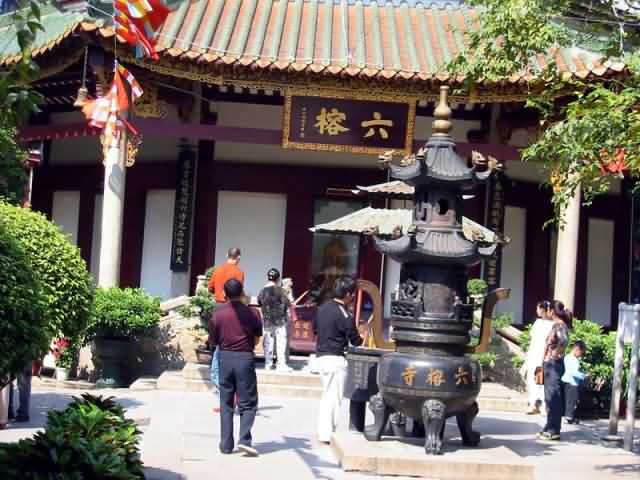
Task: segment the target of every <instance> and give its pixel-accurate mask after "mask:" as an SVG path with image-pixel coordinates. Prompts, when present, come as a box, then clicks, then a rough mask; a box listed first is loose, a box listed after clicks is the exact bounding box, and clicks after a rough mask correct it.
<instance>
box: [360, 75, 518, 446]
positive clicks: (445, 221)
mask: <svg viewBox="0 0 640 480" xmlns="http://www.w3.org/2000/svg"><path fill="white" fill-rule="evenodd" d="M447 93H448V87H441V95H440V103H439V105H438V106H437V108H436V110H435V117H436V120H435V121H434V123H433V134H432V136H431V138H430V139H429V141H428V142H427V144H426V145H425V146H424V147H423V148H422V149H421V150H420V151H419V152H418V153H417V154H415V155H411V156H409V157H406V158H405V159H403V160H402V161H400V162H399V163H396V162H393V161H392V158H391V155H389V156H387V157H384V158H383V161H384V162H385V163H386V165H387V167H388V168H390V170H391V176H392V177H393V178H394V179H396V180H402V181H403V182H405V183H406V184H408V185H410V186H412V187H414V191H415V193H414V205H415V207H414V210H413V218H412V222H411V225H410V226H409V227H408V228H407V229H406V231H405V232H402V231H400V232H396V234H395V235H394V238H381V237H380V236H378V235H376V232H375V231H374V232H370V233H372V234H373V236H374V241H375V246H376V249H377V250H378V251H379V252H381V253H383V254H385V255H389V256H390V257H392V258H393V259H394V260H396V261H398V262H400V263H401V264H402V268H401V274H400V285H399V289H398V292H397V294H396V295H395V298H394V299H393V300H392V302H391V325H392V333H391V338H392V339H393V341H394V342H395V351H388V350H387V351H386V352H385V351H384V350H376V351H372V352H369V353H370V354H371V355H373V356H374V357H377V358H378V361H377V385H376V387H377V388H374V389H373V390H377V393H375V394H374V395H373V396H371V397H370V398H369V407H370V408H371V410H372V412H373V414H374V423H373V424H372V425H368V426H366V427H365V428H364V434H365V437H366V438H367V439H368V440H370V441H379V440H380V439H381V436H382V435H383V432H384V431H385V427H386V426H387V423H388V420H389V417H390V415H391V414H395V415H396V416H400V417H404V418H405V419H406V418H410V419H412V421H413V423H414V425H415V426H416V428H415V429H414V431H417V432H419V433H418V434H422V429H424V437H425V450H426V452H427V453H428V454H439V453H441V449H442V438H443V433H444V426H445V420H446V418H448V417H452V416H455V417H456V419H457V423H458V427H459V428H460V433H461V436H462V441H463V443H464V445H477V444H478V442H479V440H480V434H479V433H478V432H476V431H474V430H473V428H472V423H473V420H474V418H475V417H476V415H477V414H478V404H477V402H476V397H477V396H478V393H479V392H480V386H481V382H482V372H481V370H480V365H479V364H478V362H476V361H475V360H473V359H472V358H471V357H469V356H467V355H466V353H468V352H469V349H468V347H467V345H468V344H469V339H470V336H469V332H470V330H471V328H472V324H473V309H474V307H473V305H472V304H471V303H465V302H466V300H467V289H466V282H467V270H468V268H469V267H470V266H472V265H474V264H476V263H478V262H479V261H480V260H481V259H482V258H483V257H486V256H489V255H491V254H492V253H493V252H494V250H495V249H496V247H497V245H498V243H499V240H498V237H497V236H495V237H494V238H492V239H491V241H486V240H487V239H486V238H484V237H483V235H482V228H483V227H480V226H477V225H476V227H477V228H476V231H472V233H471V235H470V234H469V231H468V229H467V231H464V232H463V226H462V213H461V212H462V201H463V200H462V194H463V192H470V191H471V190H473V189H474V188H475V187H476V186H477V184H478V183H480V182H484V181H485V180H487V179H488V178H489V177H490V175H491V174H492V172H493V171H494V170H496V169H499V168H500V165H499V164H498V163H497V162H496V161H495V160H494V159H490V160H489V162H486V161H485V160H484V157H482V156H481V155H478V154H476V155H474V156H473V157H472V160H473V161H472V165H471V166H469V165H468V164H467V162H466V161H465V160H463V159H462V158H460V156H458V154H457V153H456V148H455V143H454V142H453V139H452V138H451V136H450V134H449V132H450V129H451V121H450V115H451V110H450V109H449V107H448V105H447ZM506 295H508V291H505V292H502V293H501V294H495V293H494V294H493V297H491V302H492V305H491V310H492V309H493V305H494V304H495V301H496V300H497V299H498V298H499V297H500V296H502V297H503V298H504V297H505V296H506ZM485 307H487V305H485ZM485 311H486V308H485ZM485 315H486V313H485ZM490 315H491V312H489V313H488V317H490ZM489 321H490V320H489ZM489 328H490V325H488V322H484V321H483V325H482V333H481V337H482V343H484V346H486V343H487V341H488V331H489V330H488V329H489ZM480 348H482V346H481V347H480ZM365 356H366V352H365V351H364V350H363V349H354V350H352V351H351V353H350V354H349V356H348V358H349V359H350V366H349V368H350V370H353V368H354V366H357V361H359V360H358V358H360V359H362V358H365ZM369 363H371V360H369ZM369 376H370V375H369ZM369 383H370V382H369ZM362 392H364V390H362ZM360 423H361V422H360ZM358 426H359V425H358ZM359 429H360V428H358V430H359Z"/></svg>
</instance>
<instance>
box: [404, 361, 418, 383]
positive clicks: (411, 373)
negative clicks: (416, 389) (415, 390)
mask: <svg viewBox="0 0 640 480" xmlns="http://www.w3.org/2000/svg"><path fill="white" fill-rule="evenodd" d="M415 378H416V367H414V366H413V365H409V366H408V367H407V368H405V369H404V372H402V380H403V381H404V383H405V385H408V386H409V387H412V386H413V380H414V379H415Z"/></svg>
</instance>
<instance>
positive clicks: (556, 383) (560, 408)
mask: <svg viewBox="0 0 640 480" xmlns="http://www.w3.org/2000/svg"><path fill="white" fill-rule="evenodd" d="M543 368H544V401H545V403H546V404H547V424H546V425H545V427H544V430H545V432H549V433H558V434H559V433H560V427H561V425H562V414H563V413H564V400H563V392H562V380H561V378H562V375H563V374H564V362H563V361H562V360H552V361H548V362H544V365H543Z"/></svg>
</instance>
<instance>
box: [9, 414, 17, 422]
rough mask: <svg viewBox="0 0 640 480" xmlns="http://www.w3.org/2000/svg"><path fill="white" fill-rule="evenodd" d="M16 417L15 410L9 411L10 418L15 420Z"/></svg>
mask: <svg viewBox="0 0 640 480" xmlns="http://www.w3.org/2000/svg"><path fill="white" fill-rule="evenodd" d="M14 418H16V414H15V413H13V412H9V420H13V419H14Z"/></svg>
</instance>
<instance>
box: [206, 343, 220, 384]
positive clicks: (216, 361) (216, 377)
mask: <svg viewBox="0 0 640 480" xmlns="http://www.w3.org/2000/svg"><path fill="white" fill-rule="evenodd" d="M209 379H210V380H211V383H213V385H214V386H215V387H216V388H220V349H218V347H216V349H215V350H214V352H213V357H212V359H211V369H210V370H209Z"/></svg>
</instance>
